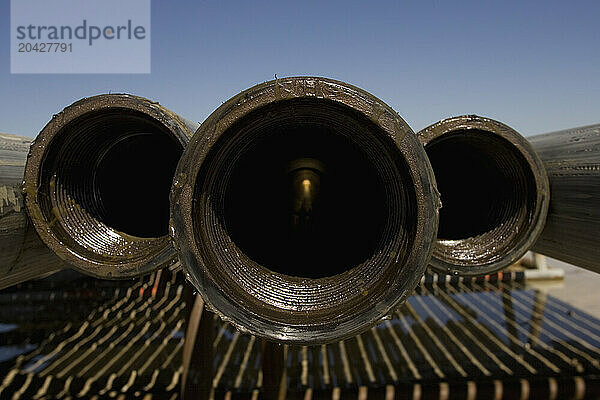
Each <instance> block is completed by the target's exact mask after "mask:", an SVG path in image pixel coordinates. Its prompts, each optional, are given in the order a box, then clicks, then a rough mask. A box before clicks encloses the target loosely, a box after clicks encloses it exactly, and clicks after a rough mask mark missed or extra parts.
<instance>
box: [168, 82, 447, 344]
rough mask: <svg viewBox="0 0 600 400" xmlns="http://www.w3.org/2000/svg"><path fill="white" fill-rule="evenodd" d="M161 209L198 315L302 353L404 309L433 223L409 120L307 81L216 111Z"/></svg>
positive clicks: (370, 100) (351, 91)
mask: <svg viewBox="0 0 600 400" xmlns="http://www.w3.org/2000/svg"><path fill="white" fill-rule="evenodd" d="M171 207H172V213H171V218H172V221H171V224H172V226H171V228H172V231H171V233H172V235H173V238H174V239H175V242H176V244H177V246H178V248H179V249H180V257H181V259H182V262H183V265H184V268H185V270H186V272H187V276H188V278H189V279H190V281H191V282H192V283H193V284H194V286H195V287H196V288H197V289H198V292H199V293H200V294H201V295H202V297H203V298H204V300H205V301H206V304H207V305H208V307H209V308H211V309H212V310H214V311H216V312H217V313H218V314H219V315H221V316H222V317H224V318H225V319H227V320H229V321H231V322H232V323H233V324H235V325H236V326H237V327H238V328H240V329H242V330H243V331H247V332H251V333H253V334H255V335H258V336H261V337H265V338H268V339H272V340H276V341H280V342H294V343H312V344H314V343H323V342H329V341H334V340H339V339H342V338H345V337H350V336H353V335H356V334H358V333H360V332H362V331H363V330H365V329H367V328H368V327H369V326H371V325H373V324H375V323H376V322H378V321H380V320H381V319H382V318H384V317H385V316H386V315H388V313H390V312H391V311H392V310H393V309H394V308H395V307H396V306H397V305H398V304H399V303H401V302H403V301H404V300H405V299H406V298H407V296H408V295H409V294H410V293H411V292H412V290H413V289H414V288H415V286H416V285H417V283H418V282H419V279H420V278H421V276H422V274H423V272H424V269H425V267H426V264H427V263H428V261H429V258H430V253H431V246H432V243H433V241H434V239H435V234H436V228H437V219H438V215H437V207H438V197H437V192H436V190H435V184H434V178H433V173H432V171H431V167H430V165H429V162H428V161H427V157H426V155H425V152H424V151H423V148H422V146H421V145H420V143H419V142H418V140H417V138H416V136H415V134H414V133H413V132H412V131H411V129H410V128H409V127H408V125H407V124H406V123H405V122H404V121H403V120H402V119H401V118H400V117H399V116H398V114H396V113H395V112H394V111H393V110H392V109H391V108H390V107H388V106H387V105H386V104H384V103H383V102H382V101H380V100H378V99H377V98H375V97H373V96H372V95H370V94H368V93H366V92H365V91H363V90H361V89H358V88H356V87H353V86H350V85H348V84H345V83H342V82H338V81H334V80H330V79H324V78H312V77H297V78H285V79H279V80H275V81H270V82H266V83H263V84H260V85H258V86H255V87H253V88H251V89H248V90H246V91H244V92H242V93H240V94H239V95H237V96H235V97H233V98H232V99H230V100H229V101H227V102H226V103H224V104H223V105H222V106H221V107H219V108H218V109H217V110H216V111H215V112H214V113H213V114H212V115H211V116H210V117H209V118H208V119H207V120H206V121H205V122H204V123H203V124H202V125H201V126H200V128H199V130H198V131H197V132H196V134H195V135H194V137H193V139H192V140H191V142H190V144H189V146H188V147H187V148H186V150H185V152H184V154H183V156H182V159H181V161H180V163H179V165H178V168H177V173H176V177H175V181H174V184H173V189H172V197H171Z"/></svg>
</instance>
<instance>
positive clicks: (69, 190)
mask: <svg viewBox="0 0 600 400" xmlns="http://www.w3.org/2000/svg"><path fill="white" fill-rule="evenodd" d="M196 127H197V124H194V123H192V122H189V121H187V120H185V119H183V118H181V117H179V116H177V115H176V114H174V113H173V112H171V111H169V110H167V109H166V108H164V107H162V106H161V105H159V104H158V103H156V102H153V101H150V100H147V99H144V98H141V97H137V96H132V95H128V94H104V95H98V96H94V97H89V98H84V99H82V100H79V101H77V102H75V103H73V104H72V105H70V106H68V107H66V108H65V109H64V110H63V111H61V112H60V113H58V114H55V115H54V116H53V117H52V120H51V121H50V122H49V123H48V124H47V125H46V126H45V127H44V129H42V131H41V132H40V134H39V135H38V136H37V138H36V139H35V141H34V142H33V144H32V146H31V151H30V153H29V156H28V159H27V165H26V168H25V178H24V179H25V183H24V193H25V203H26V206H27V210H28V212H29V215H30V217H31V220H32V222H33V225H34V226H35V228H36V229H37V231H38V233H39V235H40V237H41V238H42V240H43V241H44V242H45V243H46V244H47V245H48V247H49V248H50V249H52V250H53V251H54V252H55V253H56V254H57V255H58V256H59V257H61V258H62V259H64V260H66V261H67V262H68V263H70V264H71V265H73V266H74V267H75V268H77V269H78V270H80V271H82V272H84V273H86V274H89V275H92V276H95V277H98V278H111V279H121V278H131V277H134V276H139V275H142V274H145V273H148V272H150V271H153V270H156V269H159V268H162V267H165V266H169V265H171V264H172V263H173V262H175V260H176V254H175V252H174V249H173V247H172V245H171V242H170V239H169V236H168V220H169V205H168V202H169V189H170V186H171V182H172V177H173V173H174V171H175V167H176V164H177V161H178V160H179V157H180V155H181V153H182V152H183V148H184V146H185V144H186V143H187V141H188V139H189V137H190V136H191V134H192V133H193V131H194V129H195V128H196Z"/></svg>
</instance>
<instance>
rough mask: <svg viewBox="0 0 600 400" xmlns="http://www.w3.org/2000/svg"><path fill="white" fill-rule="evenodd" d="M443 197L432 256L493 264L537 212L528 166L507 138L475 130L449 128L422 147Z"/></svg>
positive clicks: (521, 233)
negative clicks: (446, 131) (451, 129)
mask: <svg viewBox="0 0 600 400" xmlns="http://www.w3.org/2000/svg"><path fill="white" fill-rule="evenodd" d="M425 150H426V152H427V155H428V157H429V160H430V162H431V165H432V167H433V171H434V173H435V177H436V181H437V185H438V190H439V192H440V195H441V201H442V208H441V209H440V221H439V229H438V241H437V244H436V248H435V250H434V256H436V257H438V258H441V259H442V260H444V259H445V260H452V262H453V263H459V264H460V263H466V264H468V263H474V264H475V263H477V264H479V263H481V262H482V261H485V262H492V261H494V260H495V259H498V258H500V257H503V256H504V255H505V254H506V253H507V252H509V251H511V250H512V249H513V248H514V247H515V246H516V245H517V244H518V243H519V242H520V241H522V240H523V238H524V235H527V234H528V233H527V232H528V228H529V226H530V224H531V222H532V220H533V216H534V213H535V210H536V196H537V192H536V181H535V177H534V175H533V172H532V169H531V165H530V164H529V163H528V162H527V160H526V159H525V158H524V157H523V155H522V153H521V152H520V150H519V149H518V148H516V147H515V146H514V145H513V144H512V143H510V142H509V141H508V140H506V139H504V138H502V137H501V136H499V135H496V134H494V133H491V132H488V131H485V130H479V129H462V130H456V131H451V132H448V133H446V134H444V135H442V136H439V137H437V138H436V139H434V140H433V141H431V142H430V143H429V144H428V145H427V146H426V148H425Z"/></svg>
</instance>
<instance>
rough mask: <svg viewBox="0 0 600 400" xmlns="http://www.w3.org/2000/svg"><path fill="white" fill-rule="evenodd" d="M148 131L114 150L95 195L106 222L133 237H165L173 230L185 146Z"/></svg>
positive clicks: (103, 164)
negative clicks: (175, 185)
mask: <svg viewBox="0 0 600 400" xmlns="http://www.w3.org/2000/svg"><path fill="white" fill-rule="evenodd" d="M148 128H149V129H142V127H141V126H140V131H141V132H139V133H138V132H131V133H129V134H128V135H126V136H123V137H122V138H121V139H120V140H118V141H116V142H115V143H114V144H112V145H111V146H110V148H109V149H108V150H107V151H106V152H105V153H104V155H103V156H102V158H101V159H100V160H99V163H98V167H97V169H96V179H95V189H96V194H97V198H98V199H99V201H100V204H101V208H100V212H99V215H98V218H99V219H100V220H101V221H102V222H104V223H105V224H106V225H108V226H110V227H112V228H114V229H116V230H118V231H121V232H125V233H127V234H129V235H132V236H138V237H159V236H164V235H166V234H167V230H168V225H169V190H170V187H171V183H172V181H173V174H174V173H175V168H176V166H177V161H178V160H179V157H180V155H181V145H180V144H179V143H177V142H176V141H174V140H173V139H172V138H171V137H170V136H169V135H165V134H164V133H163V132H159V131H154V132H153V131H152V128H151V127H148ZM143 130H147V132H143Z"/></svg>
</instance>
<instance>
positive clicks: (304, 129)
mask: <svg viewBox="0 0 600 400" xmlns="http://www.w3.org/2000/svg"><path fill="white" fill-rule="evenodd" d="M340 130H343V128H341V127H339V126H328V125H326V124H322V123H319V122H311V121H305V122H302V123H298V122H296V121H294V120H284V121H280V122H279V123H278V124H272V123H267V124H266V125H265V126H257V127H256V128H255V131H254V132H252V134H256V135H257V140H256V141H255V142H254V143H252V144H250V145H249V146H248V147H247V148H246V149H244V152H243V154H242V155H241V156H240V157H239V159H237V160H236V161H235V163H234V165H233V167H232V170H231V176H230V180H229V182H228V183H227V185H226V187H225V204H224V205H225V207H224V210H223V212H224V213H223V220H224V223H225V226H226V229H227V232H228V234H229V236H230V237H231V238H232V240H233V241H234V242H235V243H236V245H237V246H238V247H239V248H240V249H241V250H242V251H243V252H244V253H246V254H247V255H248V256H249V257H250V258H251V259H252V260H254V261H255V262H256V263H258V264H261V265H263V266H264V267H266V268H268V269H270V270H272V271H275V272H279V273H282V274H286V275H291V276H301V277H308V278H322V277H327V276H334V275H337V274H340V273H342V272H344V271H347V270H349V269H351V268H352V267H354V266H356V265H359V264H361V263H363V262H364V261H366V260H367V259H368V258H369V257H371V256H372V255H373V254H374V252H375V250H376V249H377V244H378V243H379V241H380V240H381V235H382V232H383V229H384V228H385V224H386V219H387V211H386V200H385V189H384V187H383V183H382V181H381V177H380V176H379V174H378V172H377V170H376V167H375V166H374V165H373V163H372V162H370V161H369V159H368V157H367V155H366V154H364V153H363V152H362V151H361V150H360V149H359V148H358V147H357V146H356V145H355V144H353V143H352V142H350V141H349V140H348V139H347V138H345V137H344V136H343V134H342V133H341V132H340ZM303 160H306V161H305V162H306V164H307V165H305V166H303V165H296V166H292V167H290V165H293V164H294V163H298V162H300V164H301V163H302V161H303ZM311 161H312V163H313V164H315V163H318V164H319V165H318V166H315V165H311ZM303 196H304V197H306V198H303Z"/></svg>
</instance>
